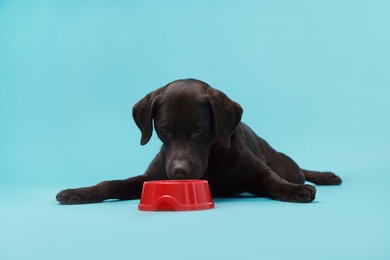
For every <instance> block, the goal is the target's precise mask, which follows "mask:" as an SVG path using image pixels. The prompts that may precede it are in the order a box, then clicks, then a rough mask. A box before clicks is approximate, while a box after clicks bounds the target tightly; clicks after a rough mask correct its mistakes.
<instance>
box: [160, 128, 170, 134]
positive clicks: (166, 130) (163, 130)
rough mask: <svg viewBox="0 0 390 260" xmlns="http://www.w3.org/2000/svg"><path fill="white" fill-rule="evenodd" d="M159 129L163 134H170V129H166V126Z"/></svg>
mask: <svg viewBox="0 0 390 260" xmlns="http://www.w3.org/2000/svg"><path fill="white" fill-rule="evenodd" d="M159 131H160V133H161V134H163V135H168V134H169V131H168V129H165V128H160V129H159Z"/></svg>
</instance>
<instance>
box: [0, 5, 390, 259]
mask: <svg viewBox="0 0 390 260" xmlns="http://www.w3.org/2000/svg"><path fill="white" fill-rule="evenodd" d="M389 13H390V2H389V1H376V0H371V1H192V2H191V3H184V1H0V259H1V260H11V259H18V260H19V259H33V260H35V259H92V258H93V259H115V258H120V259H152V258H153V259H155V258H157V257H158V258H159V259H173V260H174V259H309V258H310V259H312V258H315V259H390V249H389V247H388V245H389V244H390V225H389V224H388V219H390V209H389V202H388V199H389V198H390V191H389V188H388V187H389V184H390V183H389V182H390V177H389V170H390V167H389V158H388V157H389V145H390V138H389V133H390V123H389V112H390V105H389V100H390V51H389V46H390V33H389V26H390V16H389ZM187 77H193V78H198V79H201V80H203V81H206V82H208V83H209V84H210V85H212V86H213V87H215V88H218V89H220V90H222V91H224V92H225V93H226V94H228V95H229V96H230V97H231V98H232V99H233V100H235V101H237V102H239V103H240V104H241V105H242V107H243V108H244V117H243V121H244V122H246V123H247V124H249V125H250V126H251V127H252V128H253V129H254V130H255V131H256V132H257V133H258V134H259V135H260V136H262V137H263V138H265V139H266V140H267V141H268V142H269V143H270V144H271V145H273V147H274V148H276V149H278V150H280V151H283V152H285V153H287V154H288V155H290V156H291V157H293V158H294V159H295V160H296V161H297V162H298V163H299V164H300V165H301V166H302V167H305V168H308V169H315V170H332V171H335V172H336V173H338V174H339V175H340V176H341V177H342V178H343V180H344V183H343V185H342V186H340V187H317V189H318V195H317V199H316V201H315V202H314V203H311V204H292V203H282V202H277V201H271V200H268V199H262V198H236V199H218V200H215V203H216V208H215V209H214V210H208V211H199V212H180V213H178V212H165V213H145V212H140V211H138V210H137V204H138V201H125V202H107V203H102V204H95V205H82V206H59V205H58V204H57V202H56V201H55V199H54V198H55V195H56V193H57V192H58V191H59V190H60V189H64V188H69V187H79V186H84V185H92V184H95V183H97V182H99V181H102V180H107V179H122V178H127V177H129V176H133V175H137V174H140V173H143V171H144V170H145V168H146V167H147V165H148V163H149V162H150V160H151V159H152V158H153V157H154V155H155V154H156V152H157V151H158V149H159V146H160V142H159V141H158V140H157V139H156V137H155V135H154V138H153V139H152V141H151V142H150V143H149V144H148V145H147V146H145V147H141V146H140V145H139V141H140V132H139V130H138V129H137V128H136V126H135V124H134V122H133V119H132V118H131V108H132V106H133V105H134V103H135V102H137V101H138V100H139V99H141V98H142V97H143V96H144V95H146V94H147V93H148V92H150V91H152V90H154V89H155V88H157V87H160V86H162V85H165V84H166V83H168V82H170V81H172V80H175V79H178V78H187Z"/></svg>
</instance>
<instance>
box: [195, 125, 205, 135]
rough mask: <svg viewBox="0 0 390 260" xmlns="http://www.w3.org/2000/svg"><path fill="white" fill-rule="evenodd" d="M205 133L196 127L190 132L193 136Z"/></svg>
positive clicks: (202, 129)
mask: <svg viewBox="0 0 390 260" xmlns="http://www.w3.org/2000/svg"><path fill="white" fill-rule="evenodd" d="M204 132H205V129H204V128H201V127H197V128H195V129H194V131H193V132H192V133H193V134H195V135H201V134H203V133H204Z"/></svg>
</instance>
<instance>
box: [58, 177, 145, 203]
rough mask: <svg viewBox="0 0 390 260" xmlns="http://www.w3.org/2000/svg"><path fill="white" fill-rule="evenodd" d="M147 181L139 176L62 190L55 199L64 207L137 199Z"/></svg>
mask: <svg viewBox="0 0 390 260" xmlns="http://www.w3.org/2000/svg"><path fill="white" fill-rule="evenodd" d="M147 180H149V178H148V177H147V176H146V175H140V176H136V177H132V178H129V179H126V180H114V181H103V182H101V183H99V184H97V185H94V186H90V187H84V188H78V189H67V190H63V191H61V192H59V193H58V194H57V197H56V199H57V200H58V201H59V202H60V204H65V205H70V204H86V203H97V202H102V201H103V200H106V199H120V200H129V199H139V198H140V197H141V192H142V187H143V183H144V182H145V181H147Z"/></svg>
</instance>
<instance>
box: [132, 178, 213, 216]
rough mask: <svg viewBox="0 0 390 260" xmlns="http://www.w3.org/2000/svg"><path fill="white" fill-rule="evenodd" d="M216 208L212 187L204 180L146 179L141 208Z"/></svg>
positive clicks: (182, 209) (178, 209)
mask: <svg viewBox="0 0 390 260" xmlns="http://www.w3.org/2000/svg"><path fill="white" fill-rule="evenodd" d="M212 208H214V202H213V201H212V198H211V194H210V188H209V184H208V182H207V181H204V180H168V181H146V182H144V186H143V189H142V196H141V201H140V203H139V205H138V209H139V210H144V211H157V210H162V211H171V210H176V211H184V210H203V209H212Z"/></svg>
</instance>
